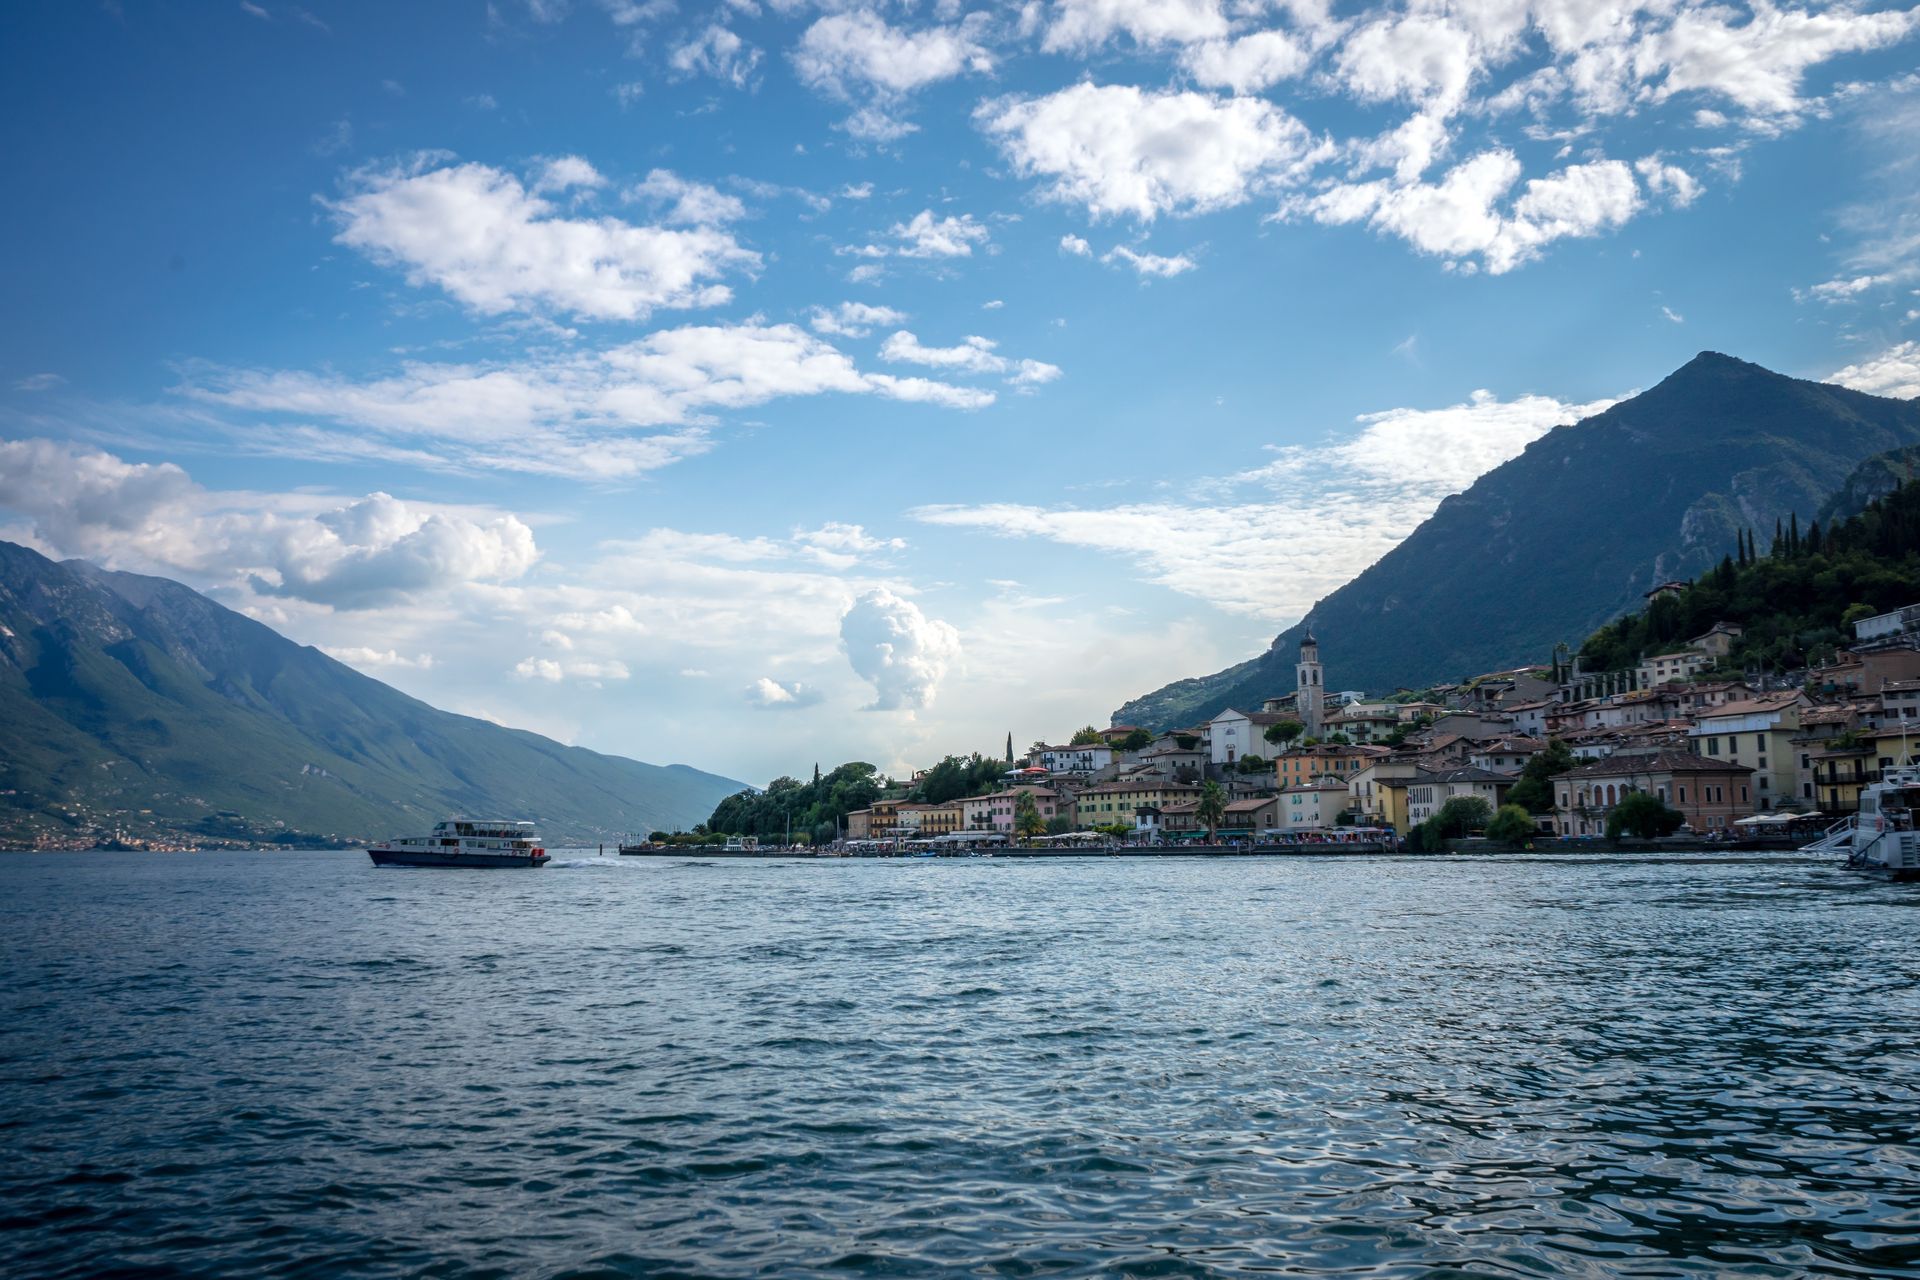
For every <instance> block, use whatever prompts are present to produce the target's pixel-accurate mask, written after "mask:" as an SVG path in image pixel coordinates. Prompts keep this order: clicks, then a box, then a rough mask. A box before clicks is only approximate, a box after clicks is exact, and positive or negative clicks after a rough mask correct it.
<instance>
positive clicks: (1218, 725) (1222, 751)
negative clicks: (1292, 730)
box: [1207, 707, 1294, 768]
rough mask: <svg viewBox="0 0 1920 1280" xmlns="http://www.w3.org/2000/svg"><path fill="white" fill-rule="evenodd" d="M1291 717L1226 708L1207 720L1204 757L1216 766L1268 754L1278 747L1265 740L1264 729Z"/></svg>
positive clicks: (1267, 712)
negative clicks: (1206, 756)
mask: <svg viewBox="0 0 1920 1280" xmlns="http://www.w3.org/2000/svg"><path fill="white" fill-rule="evenodd" d="M1293 718H1294V717H1292V716H1286V715H1281V714H1279V713H1278V712H1274V711H1251V712H1249V711H1236V710H1234V709H1233V708H1232V707H1228V708H1227V709H1226V710H1225V711H1222V712H1221V713H1220V714H1219V715H1217V716H1215V717H1214V718H1213V719H1211V720H1209V721H1207V747H1208V759H1209V760H1210V761H1211V762H1212V763H1213V765H1214V766H1215V767H1216V768H1224V767H1226V766H1228V765H1231V764H1235V763H1238V762H1239V760H1240V759H1241V758H1242V757H1244V756H1260V757H1262V758H1265V757H1267V756H1271V755H1272V754H1273V753H1274V752H1275V751H1277V750H1279V748H1278V747H1276V746H1275V745H1274V744H1273V743H1271V742H1268V741H1267V739H1266V732H1267V730H1268V729H1270V728H1272V727H1273V726H1274V725H1276V724H1279V723H1280V722H1281V721H1282V720H1291V719H1293Z"/></svg>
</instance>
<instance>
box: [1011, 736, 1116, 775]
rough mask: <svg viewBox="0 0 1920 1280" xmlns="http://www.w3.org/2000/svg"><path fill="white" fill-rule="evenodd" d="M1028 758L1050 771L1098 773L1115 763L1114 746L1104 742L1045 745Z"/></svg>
mask: <svg viewBox="0 0 1920 1280" xmlns="http://www.w3.org/2000/svg"><path fill="white" fill-rule="evenodd" d="M1027 758H1028V759H1029V760H1031V761H1032V762H1033V763H1035V764H1037V765H1039V766H1040V767H1041V768H1042V769H1045V770H1046V771H1047V772H1048V773H1098V772H1099V771H1100V770H1102V769H1104V768H1106V767H1107V766H1108V765H1111V764H1112V763H1113V748H1112V747H1110V746H1108V745H1107V744H1106V743H1104V742H1095V743H1082V744H1080V745H1079V746H1067V747H1045V748H1042V749H1041V750H1039V751H1036V752H1032V753H1030V754H1029V755H1028V757H1027Z"/></svg>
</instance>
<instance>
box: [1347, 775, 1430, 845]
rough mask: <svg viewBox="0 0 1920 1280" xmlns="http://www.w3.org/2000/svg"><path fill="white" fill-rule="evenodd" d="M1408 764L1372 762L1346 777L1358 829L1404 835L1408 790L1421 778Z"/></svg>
mask: <svg viewBox="0 0 1920 1280" xmlns="http://www.w3.org/2000/svg"><path fill="white" fill-rule="evenodd" d="M1420 772H1421V771H1420V767H1419V766H1418V765H1417V764H1415V763H1414V762H1413V761H1411V760H1375V761H1373V762H1371V763H1369V764H1368V765H1367V766H1366V767H1365V768H1362V769H1361V770H1359V771H1358V772H1357V773H1352V774H1349V775H1347V795H1348V796H1349V797H1350V799H1351V804H1352V807H1353V810H1354V812H1355V814H1356V815H1358V818H1359V822H1360V825H1362V826H1368V827H1392V828H1393V829H1394V830H1395V831H1397V832H1399V833H1400V834H1401V835H1405V834H1406V833H1407V788H1408V787H1409V786H1411V785H1412V784H1413V783H1414V782H1415V781H1416V780H1417V779H1418V778H1419V776H1420Z"/></svg>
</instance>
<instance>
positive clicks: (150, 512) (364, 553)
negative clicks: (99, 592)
mask: <svg viewBox="0 0 1920 1280" xmlns="http://www.w3.org/2000/svg"><path fill="white" fill-rule="evenodd" d="M329 502H334V503H339V504H340V505H332V506H330V505H327V503H329ZM297 506H304V507H306V508H308V509H309V512H310V513H305V514H286V513H285V512H286V509H287V508H289V507H295V508H296V510H297ZM297 506H296V504H294V503H291V502H289V501H288V500H287V499H286V498H285V497H284V496H281V497H274V496H271V495H269V496H266V497H259V496H255V495H238V496H223V495H220V494H217V493H209V492H208V491H207V490H204V489H202V488H201V487H200V486H199V485H197V484H195V483H194V482H193V480H192V479H191V478H190V477H189V476H188V475H187V473H186V472H185V471H182V470H181V469H180V468H179V467H177V466H174V465H172V464H171V463H160V464H148V463H129V462H126V461H124V460H123V459H120V458H118V457H115V456H114V455H112V454H109V453H105V452H102V451H100V450H95V449H86V448H83V447H80V446H77V445H70V444H60V443H56V442H54V441H50V440H12V441H0V508H4V509H6V510H8V511H11V512H13V513H15V514H17V515H21V516H24V517H26V518H28V519H29V520H31V521H32V524H33V534H34V537H35V538H36V539H37V540H38V541H39V542H41V543H43V544H44V545H47V546H50V547H54V548H57V549H58V550H59V551H60V552H62V553H64V554H69V555H80V556H88V557H96V558H100V559H102V560H104V561H105V562H107V563H109V564H112V565H116V566H121V567H130V568H147V569H158V570H162V571H166V572H172V573H184V574H189V575H193V576H197V577H200V578H202V579H218V580H221V581H227V582H236V583H237V582H244V583H246V584H247V585H248V586H249V587H250V588H251V590H252V591H254V592H255V593H257V594H259V595H262V596H282V597H287V598H291V599H297V600H304V601H309V602H312V603H316V604H325V605H331V606H333V607H336V608H342V609H363V608H370V607H374V606H378V605H383V604H388V603H392V602H394V601H396V600H401V599H410V598H411V599H417V598H419V597H420V596H422V595H423V594H425V593H430V592H434V591H439V590H443V589H446V588H449V587H453V586H458V585H462V584H466V583H475V582H504V581H511V580H513V579H515V578H518V577H520V576H521V575H522V574H524V573H526V572H527V570H529V569H531V568H532V567H533V564H534V562H535V560H536V559H538V557H539V551H538V550H537V548H536V547H535V545H534V540H533V531H532V530H531V529H529V528H528V527H527V526H526V525H525V524H523V523H522V522H521V521H520V520H519V519H518V518H517V517H514V516H511V515H501V514H493V515H487V516H479V517H476V516H472V515H467V514H462V513H458V512H454V511H450V510H435V509H433V508H430V507H426V506H423V505H420V504H415V503H407V502H403V501H401V500H399V499H396V498H392V497H389V496H388V495H387V494H384V493H374V494H369V495H368V496H366V497H364V498H360V499H357V500H352V501H345V502H341V500H339V499H314V498H307V499H305V500H304V501H302V502H301V503H299V504H297Z"/></svg>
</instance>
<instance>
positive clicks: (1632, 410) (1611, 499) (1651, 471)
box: [1113, 351, 1920, 728]
mask: <svg viewBox="0 0 1920 1280" xmlns="http://www.w3.org/2000/svg"><path fill="white" fill-rule="evenodd" d="M1915 444H1920V404H1917V403H1916V402H1914V401H1907V400H1890V399H1886V398H1884V397H1880V396H1873V395H1869V394H1867V393H1865V392H1860V391H1854V390H1852V389H1850V388H1846V387H1839V386H1834V385H1832V384H1828V383H1820V382H1810V381H1807V380H1804V379H1798V378H1791V377H1788V376H1786V375H1784V374H1778V373H1774V372H1772V371H1771V370H1768V369H1765V368H1762V367H1761V366H1760V365H1757V364H1753V363H1751V362H1749V361H1745V360H1740V359H1737V358H1736V357H1733V356H1728V355H1724V354H1722V353H1719V352H1713V351H1703V352H1701V353H1700V354H1699V355H1697V356H1695V357H1694V358H1693V359H1692V360H1689V361H1688V362H1687V363H1686V364H1684V365H1682V366H1681V367H1680V368H1679V369H1676V370H1674V371H1673V372H1672V373H1670V374H1668V375H1667V376H1666V377H1665V378H1662V379H1661V380H1660V381H1659V382H1658V383H1657V384H1655V385H1654V386H1652V387H1650V388H1648V389H1647V390H1646V391H1643V392H1641V393H1640V394H1639V395H1636V396H1633V397H1631V398H1630V399H1627V400H1623V401H1621V402H1619V403H1618V404H1615V405H1613V406H1611V407H1610V408H1608V409H1606V410H1604V411H1602V412H1601V413H1598V414H1594V415H1592V416H1591V417H1588V418H1584V419H1582V420H1580V421H1579V422H1575V423H1569V424H1564V425H1561V426H1557V427H1554V428H1553V429H1552V430H1550V431H1548V432H1547V433H1546V434H1545V435H1543V436H1541V437H1540V438H1539V439H1538V440H1535V441H1534V442H1533V443H1531V444H1530V445H1528V446H1527V448H1526V449H1524V450H1523V451H1522V452H1521V453H1520V454H1519V455H1517V456H1516V457H1514V458H1511V459H1509V460H1508V461H1506V462H1504V463H1502V464H1501V465H1500V466H1498V467H1495V468H1494V469H1493V470H1491V471H1489V472H1487V473H1486V474H1485V475H1483V476H1481V477H1480V478H1479V479H1478V480H1476V481H1475V482H1474V483H1473V484H1472V485H1471V486H1469V487H1468V488H1467V489H1466V490H1465V491H1464V492H1463V493H1458V494H1453V495H1450V496H1448V497H1447V498H1445V499H1444V500H1442V501H1441V503H1440V504H1439V506H1438V507H1436V508H1435V510H1434V512H1433V514H1432V515H1430V516H1429V517H1428V518H1427V519H1426V520H1424V521H1422V522H1421V524H1420V525H1419V526H1418V527H1417V528H1415V529H1414V530H1413V532H1412V533H1410V534H1409V535H1408V536H1407V537H1406V539H1404V540H1403V541H1402V542H1401V543H1400V544H1399V545H1398V546H1396V547H1395V548H1394V549H1393V550H1392V551H1390V552H1388V553H1387V554H1386V555H1384V556H1382V557H1381V558H1380V559H1379V560H1377V561H1375V562H1374V563H1373V564H1372V565H1370V566H1368V567H1367V568H1366V569H1365V570H1363V571H1362V572H1361V573H1359V574H1358V575H1356V576H1355V577H1354V578H1353V579H1352V580H1351V581H1349V582H1348V583H1346V584H1345V585H1344V586H1342V587H1340V588H1338V589H1337V590H1335V591H1333V592H1331V593H1330V594H1328V595H1327V596H1326V597H1324V598H1322V599H1321V600H1319V601H1317V602H1316V603H1315V605H1314V607H1313V608H1312V609H1311V610H1310V611H1309V612H1308V613H1307V615H1306V616H1305V617H1304V618H1302V619H1301V620H1300V621H1299V622H1298V623H1296V624H1294V625H1293V626H1291V627H1289V628H1287V629H1286V630H1285V631H1282V632H1281V633H1280V634H1279V635H1278V636H1276V637H1275V638H1274V641H1273V643H1272V645H1271V646H1270V647H1269V648H1268V650H1267V651H1266V652H1265V653H1263V654H1260V655H1257V656H1255V657H1253V658H1250V659H1248V660H1247V661H1245V662H1241V663H1237V664H1235V665H1234V666H1232V667H1229V668H1227V669H1226V670H1224V671H1221V672H1216V673H1215V674H1213V675H1210V676H1199V677H1192V678H1189V679H1186V680H1180V681H1175V682H1173V683H1171V684H1169V685H1166V686H1163V687H1162V688H1160V689H1158V690H1155V691H1153V692H1152V693H1148V694H1145V695H1143V696H1141V697H1138V698H1135V699H1132V700H1131V701H1129V702H1127V703H1125V704H1124V705H1122V706H1121V707H1120V708H1119V709H1118V710H1117V711H1115V712H1114V716H1113V718H1114V722H1115V723H1123V724H1142V725H1149V726H1152V727H1155V728H1166V727H1171V726H1173V725H1179V724H1190V723H1193V722H1195V721H1197V720H1200V719H1204V718H1206V717H1208V716H1211V715H1213V714H1215V713H1217V712H1218V711H1219V710H1220V709H1221V708H1222V707H1225V706H1228V705H1245V704H1249V703H1251V704H1256V705H1257V703H1258V702H1259V701H1260V700H1261V699H1263V698H1268V697H1273V696H1276V695H1279V694H1284V693H1288V692H1291V691H1292V689H1293V661H1294V657H1293V649H1294V647H1295V646H1297V644H1298V642H1299V639H1300V637H1301V636H1302V635H1303V634H1304V633H1305V631H1306V630H1307V629H1308V628H1309V627H1311V628H1312V629H1313V631H1314V632H1315V634H1316V636H1317V637H1318V639H1319V641H1320V645H1321V651H1322V657H1323V660H1324V661H1325V663H1326V666H1327V679H1328V683H1329V685H1330V686H1331V687H1335V688H1360V689H1368V690H1371V691H1386V690H1391V689H1394V688H1398V687H1403V686H1404V687H1412V688H1418V687H1423V686H1425V685H1428V684H1431V683H1434V682H1435V681H1439V680H1446V679H1457V678H1459V677H1461V676H1464V675H1470V674H1474V673H1477V672H1480V671H1490V670H1499V669H1502V668H1505V667H1512V666H1517V665H1522V664H1526V663H1542V664H1544V663H1545V662H1546V661H1547V659H1548V657H1549V655H1550V653H1551V651H1552V649H1553V646H1554V645H1556V644H1558V643H1561V642H1565V643H1567V644H1569V645H1571V646H1574V647H1578V645H1579V644H1580V642H1581V641H1582V640H1583V639H1584V638H1585V637H1586V636H1587V635H1588V634H1590V633H1591V632H1592V631H1593V630H1594V629H1595V628H1597V627H1598V626H1600V625H1601V624H1603V623H1605V622H1606V621H1608V620H1609V619H1610V618H1612V617H1614V616H1617V615H1618V614H1619V613H1621V612H1622V611H1623V610H1624V609H1626V608H1628V607H1630V606H1631V605H1633V604H1634V603H1635V602H1636V601H1637V600H1638V598H1639V597H1640V595H1641V594H1642V593H1644V592H1645V591H1646V590H1648V589H1649V588H1651V587H1652V586H1654V585H1655V584H1656V583H1657V582H1660V581H1663V580H1666V579H1671V578H1679V577H1684V576H1687V575H1689V574H1691V573H1697V572H1699V571H1701V570H1704V569H1706V568H1709V567H1711V566H1712V565H1713V564H1714V563H1716V562H1717V561H1718V560H1719V558H1720V557H1721V555H1723V554H1724V553H1725V552H1726V551H1728V550H1730V549H1731V548H1732V546H1733V542H1734V536H1735V530H1737V529H1740V528H1747V527H1751V528H1754V529H1757V530H1763V531H1765V532H1764V533H1763V535H1762V536H1770V534H1771V530H1772V526H1773V523H1774V521H1775V520H1776V519H1785V518H1786V517H1788V516H1789V515H1792V514H1799V515H1800V516H1801V517H1802V518H1803V519H1804V518H1806V517H1810V516H1812V515H1813V514H1814V513H1815V512H1816V511H1817V510H1818V509H1819V507H1820V505H1821V503H1822V502H1823V501H1824V500H1825V499H1827V498H1828V496H1829V495H1831V494H1832V493H1833V492H1834V491H1835V490H1836V489H1837V488H1838V487H1840V486H1841V485H1842V484H1843V483H1845V481H1846V480H1847V478H1848V477H1849V475H1850V474H1851V472H1852V470H1853V469H1854V467H1855V466H1857V465H1858V464H1859V463H1860V462H1862V461H1864V460H1865V459H1866V458H1868V457H1871V456H1873V455H1876V454H1879V453H1884V452H1886V451H1888V450H1892V449H1897V448H1901V447H1904V446H1909V445H1915ZM1596 494H1599V495H1604V500H1605V503H1606V505H1605V506H1604V507H1597V506H1596V503H1595V495H1596ZM1601 523H1604V534H1605V536H1603V537H1602V536H1595V535H1596V534H1598V533H1600V532H1602V530H1601V529H1600V528H1599V525H1600V524H1601ZM1583 526H1584V527H1583Z"/></svg>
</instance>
